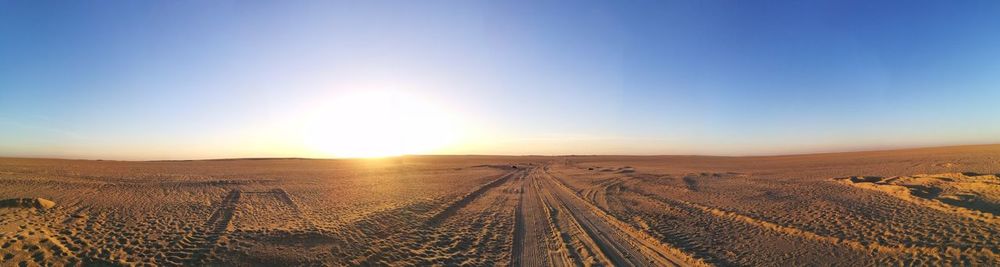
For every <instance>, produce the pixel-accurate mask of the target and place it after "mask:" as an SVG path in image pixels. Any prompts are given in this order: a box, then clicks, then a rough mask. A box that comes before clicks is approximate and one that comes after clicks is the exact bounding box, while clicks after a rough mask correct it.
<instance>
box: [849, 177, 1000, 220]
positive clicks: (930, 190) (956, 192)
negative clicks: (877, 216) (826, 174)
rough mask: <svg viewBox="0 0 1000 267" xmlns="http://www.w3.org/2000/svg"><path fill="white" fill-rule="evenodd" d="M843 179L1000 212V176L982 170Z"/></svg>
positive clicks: (949, 204) (969, 208)
mask: <svg viewBox="0 0 1000 267" xmlns="http://www.w3.org/2000/svg"><path fill="white" fill-rule="evenodd" d="M835 180H838V181H840V182H842V183H845V184H849V185H852V186H858V187H862V188H868V189H875V190H879V191H883V192H887V193H890V194H892V195H894V196H897V197H900V198H903V199H906V200H926V201H930V202H921V204H930V203H933V204H940V205H943V206H947V207H951V208H959V209H961V210H967V211H972V212H973V213H982V214H984V215H987V217H991V218H992V217H995V216H1000V176H997V175H994V174H978V173H968V172H966V173H942V174H918V175H913V176H895V177H889V178H883V177H876V176H854V177H844V178H837V179H835Z"/></svg>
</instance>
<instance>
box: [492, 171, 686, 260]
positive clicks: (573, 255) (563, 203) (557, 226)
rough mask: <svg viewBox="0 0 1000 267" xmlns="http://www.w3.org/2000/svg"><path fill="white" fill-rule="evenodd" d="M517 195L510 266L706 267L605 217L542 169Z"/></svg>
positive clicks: (533, 175) (529, 176) (523, 185)
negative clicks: (518, 198) (518, 196)
mask: <svg viewBox="0 0 1000 267" xmlns="http://www.w3.org/2000/svg"><path fill="white" fill-rule="evenodd" d="M521 192H522V197H521V200H520V202H519V204H518V210H517V213H516V215H517V216H516V217H517V218H516V220H517V223H516V227H515V233H514V234H515V242H514V246H513V247H512V249H513V251H512V258H511V264H512V265H514V266H544V265H548V266H568V265H588V266H589V265H613V266H690V265H704V263H702V262H700V261H698V260H695V259H693V258H692V257H690V256H689V255H686V254H684V253H683V252H681V251H680V250H678V249H676V248H671V247H668V246H667V245H665V244H662V243H659V242H657V241H656V240H655V239H653V238H652V237H650V236H644V233H643V232H641V231H639V230H636V229H632V228H631V227H630V226H628V225H627V224H625V223H623V222H620V221H618V220H617V219H616V218H614V217H612V216H610V215H608V214H607V213H605V212H604V211H603V210H601V209H600V208H598V207H597V206H595V205H594V204H591V203H589V202H587V201H586V200H584V199H583V198H582V197H581V196H579V195H577V194H576V193H574V192H573V191H571V190H570V189H569V188H568V187H566V186H565V185H564V184H562V182H560V181H559V180H558V179H557V178H555V177H553V176H552V175H551V174H549V173H548V172H547V171H546V167H544V166H543V167H540V168H535V169H533V170H531V171H530V173H529V175H528V176H527V177H526V178H525V180H524V182H523V183H522V191H521Z"/></svg>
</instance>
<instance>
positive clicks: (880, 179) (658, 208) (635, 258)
mask: <svg viewBox="0 0 1000 267" xmlns="http://www.w3.org/2000/svg"><path fill="white" fill-rule="evenodd" d="M998 173H1000V145H983V146H960V147H941V148H928V149H909V150H894V151H873V152H854V153H831V154H810V155H791V156H769V157H703V156H642V157H640V156H565V157H501V156H407V157H400V158H392V159H383V160H311V159H239V160H202V161H153V162H129V161H88V160H59V159H22V158H0V203H2V204H0V257H2V258H0V265H3V266H18V265H23V266H39V265H40V266H45V265H63V264H70V265H73V264H97V265H334V266H344V265H365V266H368V265H474V266H495V265H516V266H544V265H548V266H574V265H585V266H591V265H604V266H607V265H619V266H630V265H634V266H706V265H719V266H731V265H745V266H760V265H765V266H775V265H780V266H789V265H850V266H857V265H900V264H915V265H998V264H1000V230H998V229H1000V219H998V217H997V216H1000V177H998V176H997V174H998Z"/></svg>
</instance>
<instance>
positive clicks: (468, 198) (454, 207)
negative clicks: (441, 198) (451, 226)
mask: <svg viewBox="0 0 1000 267" xmlns="http://www.w3.org/2000/svg"><path fill="white" fill-rule="evenodd" d="M524 173H525V172H524V170H523V169H518V170H515V171H512V172H508V173H507V174H504V175H502V176H500V178H497V179H495V180H493V181H490V182H489V183H486V184H484V185H482V186H480V187H479V188H477V189H476V190H473V191H472V192H469V193H468V194H465V196H462V198H460V199H459V200H457V201H455V202H452V203H451V204H449V205H448V206H447V207H446V208H445V209H444V210H442V211H441V212H439V213H437V214H435V215H434V216H432V217H431V218H430V219H429V220H427V225H428V226H437V225H438V224H440V223H441V222H442V221H444V220H445V219H448V217H450V216H452V215H454V214H455V212H457V211H458V210H460V209H462V207H465V206H466V205H469V203H471V202H472V201H473V200H476V198H478V197H479V196H482V195H483V193H486V191H489V190H490V189H492V188H495V187H497V186H500V185H501V184H503V183H504V182H506V181H507V180H508V179H510V178H511V177H513V176H515V175H523V174H524Z"/></svg>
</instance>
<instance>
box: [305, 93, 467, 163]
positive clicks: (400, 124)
mask: <svg viewBox="0 0 1000 267" xmlns="http://www.w3.org/2000/svg"><path fill="white" fill-rule="evenodd" d="M306 128H307V129H306V130H305V134H306V136H305V138H304V140H305V143H306V146H307V147H309V148H310V149H312V150H314V151H316V152H319V153H321V154H323V155H327V156H333V157H342V158H372V157H387V156H398V155H405V154H420V153H430V152H433V151H434V150H436V149H440V148H441V147H443V146H445V145H448V144H449V143H451V142H452V141H454V139H455V137H456V135H457V134H458V131H457V127H456V124H455V121H454V120H453V116H451V114H449V113H448V112H445V111H443V110H442V109H441V108H440V105H436V104H434V103H432V102H430V101H427V100H425V99H422V98H421V97H418V96H416V95H412V94H407V93H401V92H360V93H351V94H343V95H339V96H336V97H334V98H333V99H331V100H330V101H328V102H324V104H323V107H322V108H320V110H318V111H316V112H314V114H313V118H312V119H311V120H310V123H309V124H308V125H307V127H306Z"/></svg>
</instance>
